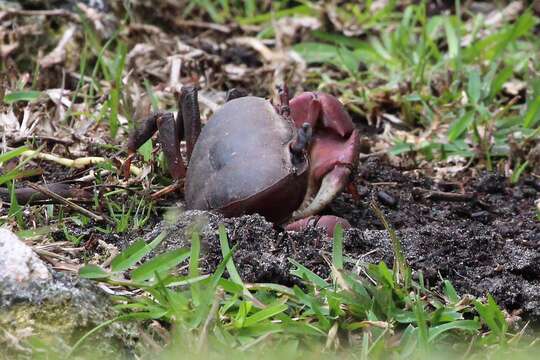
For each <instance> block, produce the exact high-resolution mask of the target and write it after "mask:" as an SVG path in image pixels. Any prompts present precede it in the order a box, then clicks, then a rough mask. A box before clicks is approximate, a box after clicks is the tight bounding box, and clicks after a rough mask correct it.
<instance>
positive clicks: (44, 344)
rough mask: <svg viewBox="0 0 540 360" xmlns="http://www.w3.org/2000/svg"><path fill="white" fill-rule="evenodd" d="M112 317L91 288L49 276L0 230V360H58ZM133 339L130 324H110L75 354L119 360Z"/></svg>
mask: <svg viewBox="0 0 540 360" xmlns="http://www.w3.org/2000/svg"><path fill="white" fill-rule="evenodd" d="M118 315H119V313H118V311H117V310H116V309H114V307H113V303H112V301H111V299H110V297H109V296H108V295H107V294H105V292H104V291H103V290H101V289H100V288H99V287H98V286H96V285H95V284H94V283H93V282H91V281H88V280H81V279H79V278H78V277H77V276H75V275H70V274H65V273H60V272H55V271H51V270H49V268H48V267H47V265H45V263H43V262H42V261H41V260H40V259H39V258H38V256H37V255H36V254H35V253H34V252H33V251H32V249H31V248H30V247H28V246H27V245H25V244H24V243H23V242H22V241H20V240H19V239H18V237H17V236H16V235H15V234H13V233H12V232H11V231H9V230H6V229H0V329H2V332H1V334H0V348H1V349H2V355H0V358H4V357H5V358H33V357H35V356H36V355H37V354H38V353H39V354H41V355H42V356H44V357H49V358H57V357H58V358H59V357H61V356H62V357H63V356H65V354H67V353H69V351H70V350H71V347H72V346H73V345H74V343H75V342H76V341H77V340H78V339H79V338H80V337H81V336H82V335H84V334H85V333H86V332H88V331H89V330H91V329H93V328H94V327H96V326H98V325H100V324H102V323H104V322H106V321H108V320H111V319H114V318H115V317H117V316H118ZM137 336H138V332H137V330H136V327H135V324H134V323H130V322H128V323H125V322H114V323H112V324H110V325H109V326H107V327H105V328H104V329H103V330H101V331H100V332H99V333H97V334H96V335H94V336H92V338H91V339H89V341H86V342H85V343H84V345H83V347H82V348H81V352H82V353H84V354H85V355H90V356H91V357H98V356H100V357H101V356H106V357H107V358H125V357H126V356H128V355H129V354H130V353H131V352H132V350H133V349H134V348H135V347H136V344H137V343H136V339H137ZM36 339H39V342H38V343H39V344H41V345H38V348H36V344H38V343H36ZM96 344H99V346H95V345H96ZM43 352H46V354H47V356H45V355H44V353H43ZM81 352H78V353H77V354H81Z"/></svg>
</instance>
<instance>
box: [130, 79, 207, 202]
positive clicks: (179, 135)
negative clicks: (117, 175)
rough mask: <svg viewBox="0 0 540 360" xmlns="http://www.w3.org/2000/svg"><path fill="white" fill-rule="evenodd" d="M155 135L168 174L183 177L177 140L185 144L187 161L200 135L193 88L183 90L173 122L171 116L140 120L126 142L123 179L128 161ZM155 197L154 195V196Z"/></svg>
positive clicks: (194, 88)
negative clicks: (166, 164) (165, 160)
mask: <svg viewBox="0 0 540 360" xmlns="http://www.w3.org/2000/svg"><path fill="white" fill-rule="evenodd" d="M156 131H158V138H159V141H160V143H161V147H162V148H163V152H164V153H165V158H166V159H167V162H168V165H169V172H170V173H171V176H172V177H173V178H174V179H175V180H179V179H183V178H184V177H185V176H186V162H184V160H183V159H182V154H181V151H180V140H182V139H185V140H186V148H187V158H188V162H189V158H190V157H191V152H192V151H193V147H194V146H195V142H196V141H197V138H198V137H199V133H200V132H201V118H200V113H199V104H198V101H197V88H196V87H193V86H185V87H183V88H182V91H181V93H180V96H179V99H178V115H177V117H176V120H175V119H174V116H173V114H172V113H166V112H157V113H154V114H152V115H150V116H149V117H147V118H146V119H144V120H143V121H142V122H141V124H140V125H139V127H138V128H135V129H134V130H133V132H132V133H131V134H130V136H129V140H128V157H127V159H126V161H125V162H124V166H123V168H124V176H125V177H129V169H130V166H131V161H132V159H133V157H134V156H135V153H136V151H137V149H138V148H139V147H141V145H142V144H144V143H145V142H146V141H147V140H148V139H150V138H151V137H152V135H154V133H155V132H156ZM155 195H157V194H155Z"/></svg>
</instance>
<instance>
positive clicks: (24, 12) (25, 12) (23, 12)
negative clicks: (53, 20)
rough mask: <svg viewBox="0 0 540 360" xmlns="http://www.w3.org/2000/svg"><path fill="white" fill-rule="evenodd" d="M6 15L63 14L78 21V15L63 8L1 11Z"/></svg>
mask: <svg viewBox="0 0 540 360" xmlns="http://www.w3.org/2000/svg"><path fill="white" fill-rule="evenodd" d="M0 13H4V14H7V15H14V16H63V17H67V18H69V19H70V20H71V21H74V22H77V23H78V22H79V17H78V16H77V15H76V14H74V13H72V12H70V11H67V10H64V9H52V10H6V11H1V12H0Z"/></svg>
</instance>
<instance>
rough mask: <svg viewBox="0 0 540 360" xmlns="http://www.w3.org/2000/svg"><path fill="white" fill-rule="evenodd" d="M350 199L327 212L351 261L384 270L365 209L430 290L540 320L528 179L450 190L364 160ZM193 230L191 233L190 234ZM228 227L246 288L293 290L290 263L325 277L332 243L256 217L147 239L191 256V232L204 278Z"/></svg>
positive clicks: (206, 221) (539, 254)
mask: <svg viewBox="0 0 540 360" xmlns="http://www.w3.org/2000/svg"><path fill="white" fill-rule="evenodd" d="M359 168H360V171H359V179H361V180H360V181H358V190H359V193H360V194H361V198H360V199H359V200H355V199H354V197H352V196H351V195H349V194H343V195H342V196H340V198H338V199H337V200H336V201H335V202H334V203H333V204H332V205H331V207H330V208H329V209H328V213H331V214H334V215H339V216H342V217H345V218H346V219H347V220H349V221H350V222H351V224H352V225H353V228H352V229H350V230H347V231H346V236H345V242H344V251H345V255H346V257H348V258H350V259H353V260H354V261H357V260H360V261H363V262H373V263H377V262H379V261H385V262H386V263H387V264H391V263H392V261H393V254H392V248H391V241H390V239H389V238H388V234H387V232H386V230H384V227H383V225H382V224H381V223H380V221H379V219H378V218H377V217H376V215H375V214H374V213H373V211H372V210H371V209H370V206H369V205H370V203H371V202H372V201H373V202H375V203H377V204H378V206H379V207H380V208H381V210H382V211H383V213H384V216H385V217H386V218H387V220H388V221H389V222H390V224H391V225H392V226H393V227H394V228H395V229H396V230H397V235H398V237H399V238H400V240H401V242H402V246H403V249H404V251H405V253H406V256H407V260H408V262H409V264H410V265H411V266H412V267H413V269H415V270H421V271H422V272H423V273H424V277H425V279H426V281H427V282H428V283H429V285H430V286H438V285H439V284H440V281H441V277H442V278H445V279H449V280H451V281H452V283H453V284H454V286H455V287H456V288H457V289H458V291H460V292H461V293H469V294H472V295H475V296H484V295H486V294H487V293H490V294H492V295H493V296H494V297H495V299H496V300H497V301H498V302H499V304H501V305H502V306H503V307H505V308H506V309H507V310H508V311H512V310H522V311H523V314H524V315H525V316H527V317H528V318H530V319H532V320H534V321H538V320H540V306H539V305H540V231H539V230H540V223H539V222H538V221H537V218H536V213H535V205H534V201H535V199H536V198H538V196H539V195H540V194H539V191H540V187H539V186H538V181H537V180H535V179H534V178H526V179H523V180H522V181H521V182H520V184H518V185H516V186H510V185H509V183H508V181H507V179H505V178H504V177H502V176H500V175H497V174H494V173H483V174H480V175H479V176H474V174H473V175H471V176H470V177H462V178H460V179H456V180H454V181H449V180H446V181H436V180H434V179H431V178H428V177H427V176H425V175H423V174H422V173H421V172H417V171H405V170H403V169H399V168H397V167H394V166H391V165H389V164H387V163H386V162H385V161H381V160H378V159H370V160H368V161H367V162H365V163H363V164H361V166H360V167H359ZM194 224H195V225H194ZM219 224H224V225H225V226H226V228H227V232H228V236H229V243H230V245H231V246H235V245H236V251H235V254H234V262H235V264H236V267H237V268H238V270H239V272H240V274H241V276H242V278H243V279H244V281H246V282H278V283H282V284H286V285H292V284H297V283H299V281H300V280H299V279H297V278H295V277H294V276H292V275H291V274H290V271H291V269H292V268H293V265H292V264H291V262H290V261H289V258H291V259H294V260H296V261H298V262H299V263H301V264H303V265H304V266H306V267H308V268H309V269H310V270H312V271H314V272H315V273H317V274H318V275H320V276H323V277H326V276H328V275H329V266H328V264H327V261H326V260H325V257H326V258H329V257H330V254H331V248H332V240H331V239H327V238H325V237H324V235H323V234H321V232H320V231H319V230H317V229H313V228H309V229H306V230H304V231H302V232H296V233H293V232H284V231H283V230H282V229H281V228H280V227H277V226H275V225H273V224H271V223H268V222H266V221H265V219H264V218H263V217H261V216H258V215H251V216H243V217H239V218H232V219H226V218H222V217H221V216H219V215H216V214H213V213H209V212H202V211H187V212H182V213H180V214H179V215H177V216H175V217H174V221H172V225H171V223H169V224H167V223H165V222H164V223H162V224H161V225H160V226H158V227H156V228H155V229H154V231H152V232H151V233H150V234H148V235H147V236H148V239H150V238H154V237H155V236H157V234H158V233H160V232H161V231H163V230H164V229H167V231H169V234H168V237H167V239H166V241H165V242H164V243H162V244H161V249H160V251H164V250H165V249H168V248H177V247H189V245H190V236H189V233H190V230H191V229H193V228H198V229H199V231H200V233H201V238H202V244H203V259H202V262H201V265H202V267H203V271H212V270H213V269H215V268H216V266H217V265H218V264H219V262H220V261H221V260H222V255H221V248H220V244H219V237H218V231H217V229H218V225H219Z"/></svg>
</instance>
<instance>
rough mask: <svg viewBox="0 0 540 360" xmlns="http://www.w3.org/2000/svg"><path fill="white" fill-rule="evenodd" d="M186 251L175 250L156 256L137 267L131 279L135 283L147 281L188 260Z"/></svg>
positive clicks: (187, 251)
mask: <svg viewBox="0 0 540 360" xmlns="http://www.w3.org/2000/svg"><path fill="white" fill-rule="evenodd" d="M189 254H190V252H189V250H188V249H176V250H172V251H169V252H166V253H164V254H161V255H158V256H156V257H155V258H153V259H152V260H150V261H148V262H146V263H144V264H143V265H141V266H139V267H138V268H137V269H135V270H133V271H132V272H131V277H132V279H133V281H135V282H141V281H144V280H148V279H150V278H151V277H153V276H154V274H155V273H162V272H165V271H168V270H170V269H172V268H173V267H175V266H176V265H178V264H180V263H182V262H183V261H184V260H186V259H187V258H189Z"/></svg>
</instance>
